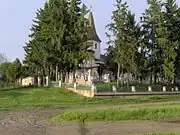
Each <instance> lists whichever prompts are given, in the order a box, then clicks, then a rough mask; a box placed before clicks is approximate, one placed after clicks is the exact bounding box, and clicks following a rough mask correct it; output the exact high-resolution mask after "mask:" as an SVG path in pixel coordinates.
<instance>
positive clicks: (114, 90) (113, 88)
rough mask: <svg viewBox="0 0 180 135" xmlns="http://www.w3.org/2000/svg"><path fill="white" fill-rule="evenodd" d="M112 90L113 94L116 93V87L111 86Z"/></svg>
mask: <svg viewBox="0 0 180 135" xmlns="http://www.w3.org/2000/svg"><path fill="white" fill-rule="evenodd" d="M112 90H113V92H114V93H116V92H117V88H116V86H114V85H113V86H112Z"/></svg>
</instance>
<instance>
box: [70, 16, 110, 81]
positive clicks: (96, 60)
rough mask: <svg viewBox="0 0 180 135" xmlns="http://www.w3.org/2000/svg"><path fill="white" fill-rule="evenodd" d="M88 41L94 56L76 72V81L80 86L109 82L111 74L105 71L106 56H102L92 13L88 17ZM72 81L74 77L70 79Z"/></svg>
mask: <svg viewBox="0 0 180 135" xmlns="http://www.w3.org/2000/svg"><path fill="white" fill-rule="evenodd" d="M88 24H89V28H88V41H87V42H89V43H90V44H92V46H91V47H90V48H89V49H88V50H89V51H91V52H92V53H93V55H94V57H92V59H91V60H90V61H84V63H82V64H81V65H80V67H81V69H79V70H77V71H76V81H77V83H78V84H91V83H92V82H98V81H106V82H107V81H109V79H108V78H109V74H108V73H107V71H106V70H104V68H103V67H104V61H105V56H104V55H102V54H101V40H100V38H99V36H98V34H97V32H96V27H95V23H94V18H93V14H92V12H90V13H89V17H88ZM70 80H71V81H72V76H71V77H70Z"/></svg>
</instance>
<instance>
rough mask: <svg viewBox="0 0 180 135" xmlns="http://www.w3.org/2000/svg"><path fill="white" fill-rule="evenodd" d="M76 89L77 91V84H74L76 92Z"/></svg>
mask: <svg viewBox="0 0 180 135" xmlns="http://www.w3.org/2000/svg"><path fill="white" fill-rule="evenodd" d="M76 89H77V83H76V82H74V91H76Z"/></svg>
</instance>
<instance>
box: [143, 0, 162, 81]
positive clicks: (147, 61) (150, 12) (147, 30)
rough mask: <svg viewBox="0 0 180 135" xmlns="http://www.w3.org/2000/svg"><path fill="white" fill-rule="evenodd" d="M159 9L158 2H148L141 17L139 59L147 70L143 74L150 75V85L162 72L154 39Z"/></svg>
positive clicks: (152, 0)
mask: <svg viewBox="0 0 180 135" xmlns="http://www.w3.org/2000/svg"><path fill="white" fill-rule="evenodd" d="M161 9H162V8H161V3H160V2H159V1H158V0H150V1H149V7H148V9H146V11H145V13H143V17H141V37H140V40H141V43H140V49H141V54H142V55H141V56H142V57H141V58H143V59H142V62H144V64H142V65H144V66H145V67H146V69H147V70H146V71H145V72H148V73H149V75H150V83H152V80H154V83H156V80H157V76H158V75H160V74H161V72H162V63H163V60H162V57H161V54H162V50H161V49H160V48H159V46H158V44H157V38H156V36H157V33H156V29H157V24H158V22H159V18H160V17H161V16H160V13H161ZM141 68H142V69H143V68H144V67H141ZM144 69H145V68H144Z"/></svg>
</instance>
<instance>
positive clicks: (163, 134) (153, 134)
mask: <svg viewBox="0 0 180 135" xmlns="http://www.w3.org/2000/svg"><path fill="white" fill-rule="evenodd" d="M138 135H180V133H147V134H138Z"/></svg>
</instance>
